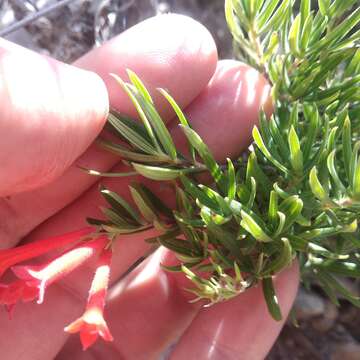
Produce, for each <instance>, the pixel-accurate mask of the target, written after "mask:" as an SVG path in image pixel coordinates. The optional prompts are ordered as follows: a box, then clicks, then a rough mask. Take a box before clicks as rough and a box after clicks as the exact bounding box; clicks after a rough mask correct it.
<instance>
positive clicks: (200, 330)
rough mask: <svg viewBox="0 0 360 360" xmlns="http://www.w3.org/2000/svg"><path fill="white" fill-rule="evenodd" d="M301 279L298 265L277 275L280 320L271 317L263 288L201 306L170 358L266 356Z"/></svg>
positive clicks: (253, 358)
mask: <svg viewBox="0 0 360 360" xmlns="http://www.w3.org/2000/svg"><path fill="white" fill-rule="evenodd" d="M298 282H299V269H298V266H297V264H295V265H293V266H292V267H291V268H290V269H289V270H287V271H283V272H282V273H280V274H279V275H278V276H277V277H276V280H275V288H276V293H277V295H278V299H279V303H280V307H281V309H282V315H283V319H282V320H281V321H275V320H274V319H272V317H271V315H270V314H269V311H268V309H267V307H266V303H265V300H264V297H263V295H262V291H261V288H260V287H257V288H253V289H251V290H248V291H245V293H244V294H241V295H239V296H238V297H236V298H235V299H233V300H231V301H228V302H225V303H222V304H218V305H215V306H213V307H210V308H206V309H202V310H201V311H200V312H199V314H198V315H197V316H196V318H195V319H194V321H193V322H192V323H191V326H190V327H189V328H188V330H187V331H186V332H185V334H184V335H183V336H182V338H181V339H180V341H179V343H178V344H177V346H176V347H175V350H174V352H173V354H172V356H171V357H170V359H171V360H180V359H185V358H186V359H189V360H192V359H194V360H195V359H205V358H206V359H209V360H212V359H215V360H217V359H222V360H232V359H239V360H240V359H244V360H245V359H246V360H261V359H264V358H265V356H266V354H267V353H268V352H269V351H270V349H271V347H272V345H273V344H274V342H275V340H276V338H277V336H278V335H279V333H280V330H281V328H282V326H283V325H284V321H285V319H286V318H287V316H288V314H289V311H290V309H291V306H292V304H293V302H294V299H295V295H296V291H297V288H298ZM190 349H191V351H189V350H190Z"/></svg>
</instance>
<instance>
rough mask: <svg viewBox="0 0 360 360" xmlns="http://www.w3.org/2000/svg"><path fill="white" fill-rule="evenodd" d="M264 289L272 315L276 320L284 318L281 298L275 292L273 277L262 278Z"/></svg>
mask: <svg viewBox="0 0 360 360" xmlns="http://www.w3.org/2000/svg"><path fill="white" fill-rule="evenodd" d="M262 290H263V293H264V297H265V300H266V305H267V308H268V310H269V312H270V314H271V316H272V317H273V318H274V319H275V320H276V321H280V320H281V319H282V315H281V310H280V305H279V300H278V298H277V296H276V294H275V289H274V285H273V281H272V278H271V277H269V278H265V279H263V280H262Z"/></svg>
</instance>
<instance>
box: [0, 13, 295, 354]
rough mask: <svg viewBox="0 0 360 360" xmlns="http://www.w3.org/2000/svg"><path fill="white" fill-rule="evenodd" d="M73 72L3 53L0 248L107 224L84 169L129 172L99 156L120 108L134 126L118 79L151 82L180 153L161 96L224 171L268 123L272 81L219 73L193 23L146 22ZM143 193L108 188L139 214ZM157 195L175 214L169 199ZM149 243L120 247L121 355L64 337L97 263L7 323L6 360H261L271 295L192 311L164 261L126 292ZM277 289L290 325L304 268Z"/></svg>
mask: <svg viewBox="0 0 360 360" xmlns="http://www.w3.org/2000/svg"><path fill="white" fill-rule="evenodd" d="M73 65H74V66H69V65H64V64H62V63H59V62H56V61H55V60H52V59H49V58H45V57H42V56H40V55H38V54H34V53H32V52H30V51H28V50H25V49H22V48H20V47H18V46H16V45H14V44H11V43H8V42H6V41H5V40H1V41H0V72H1V76H0V98H1V103H2V117H1V119H0V133H1V134H2V135H3V134H5V135H3V136H2V138H1V142H0V164H1V171H0V196H1V198H0V219H1V221H0V247H1V248H10V247H13V246H16V245H17V244H19V243H20V242H31V241H36V240H39V239H41V238H45V237H49V236H52V235H57V234H62V233H65V232H67V231H71V230H76V229H79V228H81V227H84V226H85V225H86V223H85V220H84V219H85V217H86V216H100V214H99V210H98V207H99V206H100V205H104V203H103V200H102V199H101V196H100V195H99V192H98V181H99V179H98V178H96V177H91V176H88V175H86V174H84V173H83V172H82V171H80V170H79V168H78V166H79V165H80V166H84V167H91V168H94V169H98V170H101V171H108V170H110V169H117V170H122V169H123V165H121V164H119V159H118V158H116V157H114V156H113V155H111V154H107V153H104V152H103V151H101V150H99V149H98V148H97V147H96V146H95V145H93V144H92V142H93V141H94V139H95V138H96V137H97V135H98V134H99V133H100V131H101V129H102V127H103V125H104V123H105V119H106V115H107V112H108V103H109V101H110V104H111V106H112V107H114V108H116V109H118V110H119V111H121V112H123V113H127V114H129V115H132V116H136V113H135V111H134V108H133V107H132V106H131V104H130V102H129V100H128V99H127V98H126V96H125V94H124V93H123V92H122V91H121V90H120V89H119V87H118V85H116V83H115V81H114V80H112V79H111V77H110V76H109V75H108V74H109V73H111V72H113V73H116V74H118V75H120V76H121V77H122V78H126V76H125V69H126V68H131V69H132V70H133V71H135V72H136V73H137V74H138V75H139V76H140V78H141V79H143V81H144V82H145V84H146V85H147V86H149V88H150V90H151V93H152V95H153V96H154V98H155V101H156V103H157V104H158V106H159V109H160V112H161V115H162V116H163V117H164V119H165V120H166V122H167V124H168V127H169V129H170V130H171V132H172V134H173V136H174V138H175V140H176V142H177V144H178V146H180V147H182V146H184V139H183V138H182V135H181V133H180V132H179V129H178V126H177V122H176V119H174V115H173V112H172V111H171V109H170V107H169V106H168V105H167V104H166V102H165V101H164V99H163V98H162V97H161V95H160V94H159V93H158V92H157V91H156V88H157V87H162V88H166V89H167V90H168V91H169V92H170V93H171V94H172V96H173V97H174V98H175V99H176V100H177V102H178V103H179V105H180V106H181V107H182V108H183V109H184V110H185V112H186V114H187V115H188V117H189V119H190V120H191V123H192V124H193V127H194V128H195V129H196V131H198V132H199V134H200V135H201V136H202V137H203V139H204V140H205V142H207V143H208V145H209V146H210V148H211V150H212V151H213V152H214V154H215V156H216V157H217V159H218V160H220V161H221V160H224V158H225V157H227V156H231V157H234V156H236V155H238V154H239V153H240V152H241V150H243V149H244V148H246V146H247V145H248V143H249V141H250V134H251V128H252V126H253V124H254V123H256V122H257V116H258V112H259V109H260V108H261V107H262V106H263V107H265V108H266V109H267V110H268V111H269V110H270V111H271V106H269V104H268V102H269V101H268V91H269V87H268V84H267V83H266V81H265V79H264V78H263V77H262V76H261V75H259V74H258V73H256V72H255V71H254V70H253V69H250V68H249V67H248V66H246V65H244V64H241V63H239V62H236V61H230V60H227V61H218V59H217V53H216V47H215V44H214V41H213V39H212V37H211V35H210V34H209V33H208V31H207V30H206V29H205V28H204V27H203V26H202V25H200V24H199V23H197V22H195V21H194V20H192V19H190V18H187V17H184V16H179V15H167V16H162V17H157V18H152V19H149V20H147V21H144V22H143V23H141V24H139V25H137V26H135V27H133V28H131V29H130V30H128V31H126V32H124V33H122V34H121V35H119V36H118V37H116V38H114V39H113V40H111V41H110V42H108V43H107V44H105V45H103V46H102V47H100V48H97V49H95V50H93V51H91V52H89V53H88V54H87V55H85V56H84V57H82V58H81V59H79V60H78V61H76V62H75V63H74V64H73ZM29 69H31V71H29ZM82 69H85V70H87V71H84V70H82ZM132 180H134V179H133V178H132V179H128V178H123V179H115V180H114V179H101V182H102V183H103V184H105V185H106V186H108V187H110V188H111V189H112V190H115V191H117V192H119V194H120V195H121V196H124V197H125V198H126V199H128V200H130V197H129V191H128V187H127V185H128V184H129V183H130V181H132ZM150 186H151V187H152V188H153V189H154V191H156V192H157V194H158V195H159V196H161V197H162V198H163V199H164V201H168V202H169V203H171V201H172V199H171V193H170V191H169V189H168V188H167V187H166V186H164V185H162V184H160V185H159V184H150ZM149 235H151V234H149V233H147V234H141V235H136V236H124V237H123V238H121V239H120V240H119V241H117V243H116V245H115V253H114V260H113V265H112V276H111V288H110V290H109V298H108V305H107V310H106V313H105V317H106V319H107V322H108V325H109V327H110V329H111V331H112V334H113V336H114V338H115V340H114V342H113V343H111V344H108V343H106V344H105V343H104V342H102V341H101V340H100V341H98V343H97V344H96V345H95V346H93V347H92V348H90V349H89V350H88V351H87V352H82V350H81V347H80V342H79V339H78V336H76V335H75V336H71V337H69V335H68V334H66V333H64V332H63V328H64V326H66V325H67V324H68V323H70V322H71V321H73V320H74V319H75V318H77V317H78V316H79V315H81V314H82V312H83V310H84V305H85V300H86V296H87V291H88V287H89V285H90V281H91V276H92V271H93V264H92V263H90V264H87V265H86V266H84V267H83V268H82V269H79V270H76V271H75V272H74V273H73V274H72V275H70V277H68V278H66V279H65V280H64V281H62V282H61V283H59V284H54V285H52V286H51V287H50V288H49V289H48V291H47V293H46V297H45V301H44V304H42V305H41V306H40V305H36V304H25V305H23V304H19V305H18V307H17V308H16V309H15V314H14V318H13V319H12V320H8V319H7V315H6V314H5V312H4V313H1V314H0V316H1V322H0V349H1V354H2V355H1V356H2V359H4V360H10V359H11V360H17V359H25V358H26V359H32V360H48V359H53V358H55V359H57V360H65V359H69V358H74V359H77V360H83V359H84V360H87V359H89V360H90V359H107V360H109V359H110V360H111V359H144V360H145V359H146V360H148V359H158V358H159V356H160V354H162V353H164V351H166V350H167V349H168V348H169V347H170V346H171V345H174V344H175V343H176V345H174V346H173V347H172V351H171V355H169V356H170V359H174V360H175V359H176V360H177V359H184V358H186V359H221V360H223V359H247V360H248V359H250V360H251V359H263V358H264V357H265V355H266V354H267V352H268V351H269V349H270V348H271V346H272V344H273V343H274V341H275V339H276V337H277V335H278V333H279V332H280V329H281V327H282V325H283V321H281V322H275V321H274V320H272V319H271V318H270V316H269V315H268V312H267V309H266V305H265V303H264V301H263V299H262V295H261V289H259V288H254V289H251V290H249V291H247V292H246V293H244V294H242V295H241V296H239V297H237V298H235V299H233V300H231V301H228V302H226V303H222V304H218V305H216V306H214V307H211V308H202V307H201V304H190V303H189V302H188V300H189V295H188V294H187V293H186V292H185V291H184V290H183V288H184V286H186V285H187V283H186V280H185V279H184V278H183V277H181V276H177V275H173V274H168V273H166V272H164V271H163V270H162V269H161V268H160V266H159V263H160V262H163V263H173V258H172V256H171V254H169V253H168V251H167V250H165V249H163V248H159V249H158V250H157V251H156V252H155V253H154V254H153V255H151V256H150V257H149V258H148V259H147V260H146V261H145V262H143V263H142V264H141V265H140V266H139V267H137V268H136V269H135V270H134V271H132V272H131V273H130V274H129V275H127V276H126V277H124V278H121V277H122V274H124V272H125V271H126V270H127V269H128V267H129V266H130V265H131V264H132V263H134V262H135V261H136V259H138V258H139V257H140V256H141V255H143V254H144V252H145V251H146V250H147V245H146V243H145V242H144V241H143V240H144V238H145V237H146V236H149ZM120 278H121V279H120ZM119 279H120V280H119ZM275 284H276V288H277V292H278V295H279V301H280V305H281V308H282V312H283V316H284V319H285V318H286V316H287V314H288V312H289V309H290V307H291V304H292V302H293V300H294V297H295V293H296V290H297V286H298V269H297V266H296V265H294V266H292V267H291V268H290V269H288V270H286V271H284V272H283V273H281V274H280V275H279V276H278V277H277V278H276V280H275Z"/></svg>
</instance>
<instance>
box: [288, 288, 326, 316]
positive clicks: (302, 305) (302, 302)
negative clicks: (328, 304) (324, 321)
mask: <svg viewBox="0 0 360 360" xmlns="http://www.w3.org/2000/svg"><path fill="white" fill-rule="evenodd" d="M294 310H295V314H296V318H297V319H298V320H306V319H310V318H313V317H315V316H319V315H321V314H323V313H324V311H325V303H324V301H323V299H322V298H321V297H320V296H318V295H316V294H314V293H310V292H308V291H306V290H304V289H303V288H300V290H299V292H298V295H297V297H296V300H295V304H294Z"/></svg>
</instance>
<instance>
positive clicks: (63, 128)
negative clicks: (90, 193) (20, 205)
mask: <svg viewBox="0 0 360 360" xmlns="http://www.w3.org/2000/svg"><path fill="white" fill-rule="evenodd" d="M29 69H30V71H29ZM0 79H1V81H0V98H1V104H2V115H1V120H0V133H1V134H2V137H1V143H0V164H1V170H0V196H6V195H11V194H16V193H18V192H22V191H26V190H31V189H34V188H37V187H39V186H42V185H44V184H47V183H49V182H51V181H52V180H54V179H55V178H56V177H58V176H60V175H61V174H62V173H63V172H64V171H65V170H66V169H67V168H68V167H69V166H70V164H72V163H73V161H74V160H75V159H76V158H77V157H78V156H79V155H80V154H82V153H83V152H84V151H85V149H86V148H87V147H88V146H89V145H90V143H91V142H92V141H93V140H94V139H95V137H96V136H97V135H98V133H99V132H100V130H101V129H102V127H103V125H104V123H105V119H106V114H107V111H108V96H107V91H106V88H105V86H104V83H103V81H102V80H101V79H100V77H99V76H98V75H96V74H94V73H91V72H88V71H84V70H80V69H77V68H75V67H72V66H69V65H65V64H62V63H60V62H57V61H55V60H52V59H49V58H46V57H43V56H41V55H38V54H36V53H33V52H31V51H29V50H27V49H24V48H22V47H20V46H17V45H15V44H12V43H10V42H8V41H6V40H0Z"/></svg>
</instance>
